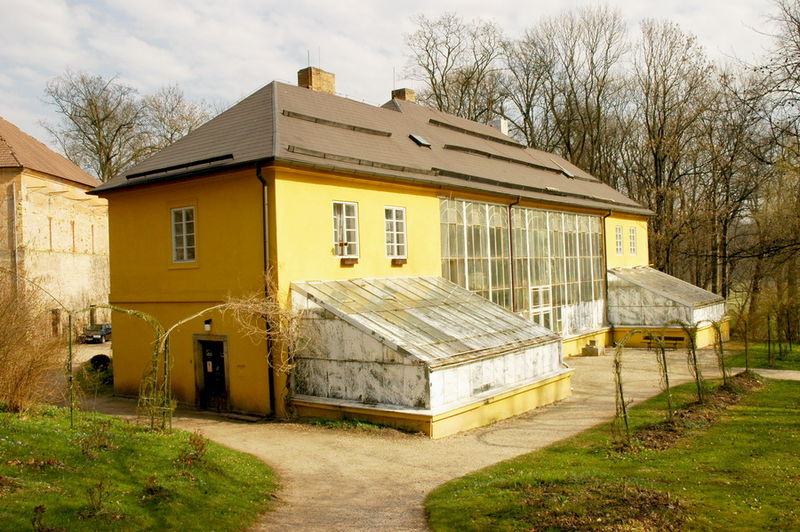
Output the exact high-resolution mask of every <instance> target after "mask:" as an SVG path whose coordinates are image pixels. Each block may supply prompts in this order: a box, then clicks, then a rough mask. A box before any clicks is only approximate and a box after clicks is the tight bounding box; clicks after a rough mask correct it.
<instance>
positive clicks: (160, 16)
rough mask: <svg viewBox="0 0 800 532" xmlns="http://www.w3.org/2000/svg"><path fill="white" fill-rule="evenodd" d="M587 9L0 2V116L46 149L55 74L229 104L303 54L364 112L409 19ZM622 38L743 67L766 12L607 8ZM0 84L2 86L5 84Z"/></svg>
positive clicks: (257, 1)
mask: <svg viewBox="0 0 800 532" xmlns="http://www.w3.org/2000/svg"><path fill="white" fill-rule="evenodd" d="M595 3H596V2H594V1H593V0H568V1H562V2H519V1H518V0H494V1H492V2H486V1H485V0H425V1H423V0H407V1H406V2H403V3H397V2H391V3H389V2H376V1H369V0H339V1H337V2H330V1H316V0H293V1H291V2H286V1H285V0H281V1H275V0H272V1H263V0H229V1H226V2H220V1H216V0H173V1H166V0H134V1H131V0H72V1H66V0H37V1H19V0H0V12H2V13H3V16H4V22H6V23H5V24H4V31H3V32H2V33H0V115H2V116H4V117H5V118H7V119H8V120H10V121H12V122H14V123H16V124H17V125H18V126H20V127H21V128H23V129H24V130H25V131H27V132H29V133H31V134H33V135H34V136H37V137H39V138H40V139H41V140H43V141H49V139H48V138H47V135H46V133H45V132H44V130H43V129H42V128H41V127H40V126H39V125H38V121H39V120H41V119H45V120H49V121H53V120H55V119H56V117H55V116H54V115H53V110H52V109H51V108H50V107H48V106H46V105H45V104H44V103H43V102H42V100H41V98H42V93H43V89H44V84H45V83H46V82H47V80H49V79H52V78H53V77H55V76H57V75H59V74H60V73H62V72H63V71H64V70H65V69H66V68H68V67H69V68H72V69H73V70H85V71H89V72H92V73H100V74H103V75H111V74H119V75H120V77H121V79H122V80H124V81H125V82H126V83H129V84H131V85H133V86H135V87H136V88H137V89H139V90H140V91H142V92H144V93H146V92H150V91H152V90H154V89H156V88H157V87H159V86H161V85H165V84H171V83H179V84H180V85H181V86H182V87H183V89H184V90H185V91H186V92H187V93H188V94H189V95H190V96H191V97H193V98H203V99H206V100H208V101H211V102H223V101H225V102H229V103H232V102H234V101H237V100H239V99H241V98H242V97H244V96H246V95H248V94H250V93H251V92H253V91H254V90H256V89H258V88H259V87H261V86H263V85H264V84H266V83H268V82H270V81H272V80H273V79H278V80H283V81H289V82H294V81H295V79H296V72H297V70H298V69H300V68H302V67H304V66H306V63H307V61H308V59H307V57H308V55H309V52H310V56H311V62H312V64H314V65H319V66H322V68H324V69H326V70H329V71H332V72H334V73H335V74H336V76H337V88H338V91H339V92H340V93H342V94H346V95H347V96H349V97H351V98H354V99H357V100H364V101H367V102H369V103H373V104H381V103H383V102H384V101H386V100H387V99H388V98H389V92H390V90H391V89H392V88H393V87H392V78H393V74H392V71H393V69H394V71H395V77H396V79H397V80H398V86H400V85H405V86H408V85H411V86H413V83H411V82H409V81H408V80H404V79H403V72H404V67H405V64H406V52H405V42H404V34H406V33H410V32H412V31H413V29H414V27H413V23H412V22H411V20H410V18H411V16H412V15H414V14H417V13H424V14H426V15H428V16H432V17H435V16H438V15H439V14H441V13H443V12H445V11H454V12H456V13H458V14H459V15H461V16H463V17H464V18H465V19H467V20H472V19H477V18H483V19H490V20H493V21H494V22H496V23H497V24H498V25H499V26H501V27H502V28H504V29H505V30H506V31H507V33H508V34H509V35H510V36H512V37H513V36H517V35H519V34H520V33H521V32H522V31H523V30H524V29H525V28H526V27H528V26H530V25H532V24H534V23H535V22H536V21H537V20H539V19H540V18H541V17H542V16H547V15H554V14H557V13H558V12H560V11H562V10H564V9H569V8H575V7H579V6H582V5H590V4H595ZM607 3H608V4H609V5H611V6H612V7H617V8H619V10H620V11H621V12H622V14H623V16H624V17H625V19H626V21H627V23H628V25H629V27H630V30H631V35H635V34H636V33H637V28H636V26H637V25H638V22H639V21H640V20H641V19H642V18H644V17H656V18H668V19H671V20H673V21H675V22H677V23H678V24H680V25H681V27H682V28H683V29H684V30H686V31H689V32H692V33H694V34H696V35H697V36H698V39H699V40H700V42H701V43H702V44H703V45H704V46H705V47H706V49H707V51H708V53H709V55H710V56H711V57H712V58H714V59H724V58H725V57H727V56H732V55H738V56H739V57H742V58H744V59H748V60H752V59H753V58H754V57H755V55H756V54H758V53H759V52H761V51H762V50H763V48H764V47H765V46H766V43H767V39H766V38H765V37H764V36H763V35H760V34H759V33H758V32H757V31H755V30H757V29H758V30H762V31H763V30H764V29H765V28H766V25H765V24H766V23H765V20H766V17H767V16H768V15H769V14H770V11H771V9H772V8H771V6H772V4H770V3H768V2H763V0H727V1H723V0H706V1H704V2H693V3H688V2H686V1H685V0H661V1H652V0H651V1H646V2H645V1H633V0H611V1H609V2H607ZM9 80H12V81H11V82H10V81H9Z"/></svg>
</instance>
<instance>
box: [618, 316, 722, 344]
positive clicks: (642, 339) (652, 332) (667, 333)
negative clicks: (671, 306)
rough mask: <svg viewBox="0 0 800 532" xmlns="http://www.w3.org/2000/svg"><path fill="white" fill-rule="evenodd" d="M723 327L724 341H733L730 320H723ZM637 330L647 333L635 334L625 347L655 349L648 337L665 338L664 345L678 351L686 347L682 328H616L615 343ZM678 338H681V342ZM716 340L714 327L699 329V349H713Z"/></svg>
mask: <svg viewBox="0 0 800 532" xmlns="http://www.w3.org/2000/svg"><path fill="white" fill-rule="evenodd" d="M721 325H722V326H721V332H722V341H723V342H727V341H728V340H730V339H731V334H730V319H726V320H723V322H722V324H721ZM635 330H645V331H647V333H635V334H634V335H633V336H631V338H629V339H628V342H627V343H626V344H625V347H640V348H651V347H654V346H655V342H654V341H653V340H652V339H651V338H648V337H656V336H659V335H661V336H663V337H664V338H665V341H664V343H665V344H666V346H667V347H669V348H674V349H677V348H684V347H686V333H685V332H684V331H683V329H681V328H680V327H669V328H664V327H627V328H624V327H615V328H614V343H617V342H620V341H622V339H623V338H625V336H626V335H628V334H629V333H630V332H631V331H635ZM677 338H681V340H678V339H677ZM715 340H716V333H715V331H714V327H713V326H711V325H706V326H705V327H701V328H699V329H697V336H696V343H697V347H698V348H704V347H711V346H713V345H714V342H715Z"/></svg>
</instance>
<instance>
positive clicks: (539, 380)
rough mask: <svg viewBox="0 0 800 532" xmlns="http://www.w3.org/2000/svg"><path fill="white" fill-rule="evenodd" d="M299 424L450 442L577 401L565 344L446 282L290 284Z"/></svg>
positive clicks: (397, 279)
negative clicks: (299, 330)
mask: <svg viewBox="0 0 800 532" xmlns="http://www.w3.org/2000/svg"><path fill="white" fill-rule="evenodd" d="M292 305H293V307H294V308H296V309H303V310H305V313H304V318H303V327H304V332H305V335H306V337H307V338H308V344H307V345H306V346H305V348H304V349H302V351H301V352H299V353H296V354H295V364H296V366H295V371H294V377H293V379H294V380H293V384H292V386H293V392H294V393H293V403H294V404H295V406H296V408H297V409H298V413H300V414H301V415H315V414H319V415H326V416H327V417H330V415H331V412H332V411H337V410H338V411H339V413H340V414H341V416H350V417H355V418H366V419H369V420H371V421H377V422H381V423H385V424H389V425H395V426H400V427H406V428H412V429H414V430H421V431H423V432H427V433H428V434H430V435H431V436H434V437H437V436H443V435H446V434H452V433H454V432H458V431H460V430H466V429H468V428H472V427H474V426H479V425H484V424H486V423H488V422H491V421H493V420H495V419H502V418H504V417H508V416H510V415H515V414H518V413H521V412H524V411H526V410H529V409H531V408H534V407H536V406H540V405H542V404H546V403H549V402H553V401H556V400H559V399H562V398H564V397H566V396H567V395H568V394H569V378H570V375H571V370H570V369H569V368H567V367H566V366H565V365H564V363H563V361H562V356H561V342H560V338H559V336H558V335H556V334H555V333H553V332H552V331H550V330H548V329H545V328H543V327H541V326H538V325H535V324H533V323H531V322H529V321H527V320H525V319H523V318H521V317H519V316H517V315H515V314H513V313H511V312H509V311H507V310H506V309H504V308H502V307H500V306H499V305H496V304H494V303H492V302H490V301H488V300H486V299H484V298H482V297H480V296H478V295H475V294H473V293H472V292H470V291H468V290H466V289H464V288H461V287H459V286H458V285H456V284H454V283H451V282H449V281H446V280H444V279H442V278H441V277H393V278H383V279H352V280H343V281H315V282H296V283H292Z"/></svg>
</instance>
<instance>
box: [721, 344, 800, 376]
mask: <svg viewBox="0 0 800 532" xmlns="http://www.w3.org/2000/svg"><path fill="white" fill-rule="evenodd" d="M788 347H789V345H788V344H784V347H783V349H784V350H786V351H787V352H785V353H784V354H783V356H781V357H780V358H778V354H777V353H778V346H777V344H775V343H773V344H772V352H773V355H772V358H773V363H772V365H770V363H769V356H768V349H767V344H765V343H757V344H751V345H750V346H749V347H748V357H749V359H750V367H751V368H769V369H793V370H800V346H797V345H792V350H791V351H788ZM726 364H727V365H728V366H730V367H736V368H743V367H745V360H744V349H742V350H741V351H739V352H738V353H736V354H734V355H729V356H728V357H727V359H726Z"/></svg>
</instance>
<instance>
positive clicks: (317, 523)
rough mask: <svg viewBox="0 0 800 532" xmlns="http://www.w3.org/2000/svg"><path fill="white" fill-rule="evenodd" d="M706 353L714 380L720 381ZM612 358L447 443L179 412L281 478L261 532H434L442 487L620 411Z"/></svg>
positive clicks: (638, 370)
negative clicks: (550, 395) (543, 401)
mask: <svg viewBox="0 0 800 532" xmlns="http://www.w3.org/2000/svg"><path fill="white" fill-rule="evenodd" d="M670 357H671V368H670V372H671V376H670V379H671V381H672V383H674V384H678V383H680V382H685V381H687V380H689V379H690V376H689V374H688V371H687V368H686V363H685V358H684V355H683V353H682V352H675V353H671V354H670ZM712 359H713V355H710V354H708V353H706V354H705V355H704V362H705V363H706V366H707V368H706V370H705V372H704V374H705V375H706V376H708V377H711V376H714V375H716V371H714V369H713V365H712ZM611 361H612V356H611V355H610V352H609V354H608V355H605V356H600V357H592V358H571V359H569V360H568V362H569V364H570V365H571V366H572V367H574V368H575V369H576V371H575V375H574V378H573V395H572V397H570V398H569V399H567V400H565V401H562V402H561V403H559V404H557V405H552V406H548V407H545V408H541V409H538V410H536V411H533V412H530V413H528V414H524V415H521V416H517V417H515V418H513V419H509V420H505V421H501V422H498V423H495V424H493V425H491V426H488V427H483V428H479V429H476V430H472V431H470V432H467V433H464V434H458V435H455V436H451V437H448V438H444V439H441V440H430V439H428V438H426V437H423V436H419V435H411V434H405V433H400V432H397V431H393V430H375V431H363V430H332V429H327V428H323V427H316V426H311V425H305V424H298V423H244V422H236V421H231V420H228V419H223V418H220V417H219V416H215V415H212V414H207V413H203V412H195V411H189V410H185V411H183V410H180V409H179V410H178V412H176V415H175V418H174V425H175V426H176V427H179V428H182V429H186V430H195V429H200V430H201V431H202V433H203V434H204V435H205V436H206V437H207V438H209V439H211V440H214V441H216V442H219V443H221V444H223V445H226V446H228V447H231V448H233V449H237V450H240V451H244V452H247V453H251V454H253V455H255V456H258V457H259V458H261V459H263V460H264V461H266V462H267V463H268V464H270V465H271V466H272V467H273V468H274V469H275V470H276V471H277V472H278V474H279V475H280V478H281V490H280V492H279V493H278V502H277V504H276V505H275V507H274V511H272V512H270V513H268V514H266V515H265V516H264V518H263V519H262V521H261V522H260V523H259V524H258V525H257V526H256V527H255V528H254V529H253V530H256V531H271V530H303V531H310V530H325V531H336V530H348V531H351V530H377V529H380V530H398V531H399V530H426V529H427V525H426V521H425V515H424V511H423V501H424V498H425V495H426V494H427V493H428V492H430V491H431V490H432V489H433V488H435V487H436V486H438V485H439V484H441V483H443V482H445V481H447V480H450V479H452V478H455V477H458V476H461V475H464V474H466V473H469V472H470V471H474V470H476V469H480V468H482V467H485V466H488V465H490V464H493V463H496V462H499V461H501V460H505V459H507V458H511V457H513V456H517V455H519V454H523V453H527V452H530V451H533V450H536V449H539V448H541V447H544V446H546V445H549V444H551V443H553V442H556V441H558V440H560V439H562V438H565V437H567V436H570V435H573V434H576V433H578V432H580V431H583V430H585V429H587V428H589V427H592V426H593V425H596V424H598V423H600V422H603V421H606V420H608V419H611V418H612V417H613V415H614V411H615V401H614V393H613V377H612V372H611ZM623 378H624V381H623V382H624V385H625V391H626V395H627V398H628V399H632V400H634V401H636V402H639V401H642V400H644V399H646V398H648V397H651V396H652V395H654V394H656V393H658V391H659V389H658V380H659V379H658V369H657V366H656V364H655V357H654V356H653V353H648V352H647V351H639V350H630V351H627V352H626V355H625V369H624V374H623ZM132 404H133V403H132V402H131V401H129V400H127V401H126V400H122V399H116V398H107V399H101V400H100V401H99V402H98V403H97V404H96V405H95V408H97V409H98V410H101V411H106V412H109V413H115V414H129V413H130V412H131V409H132Z"/></svg>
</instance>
